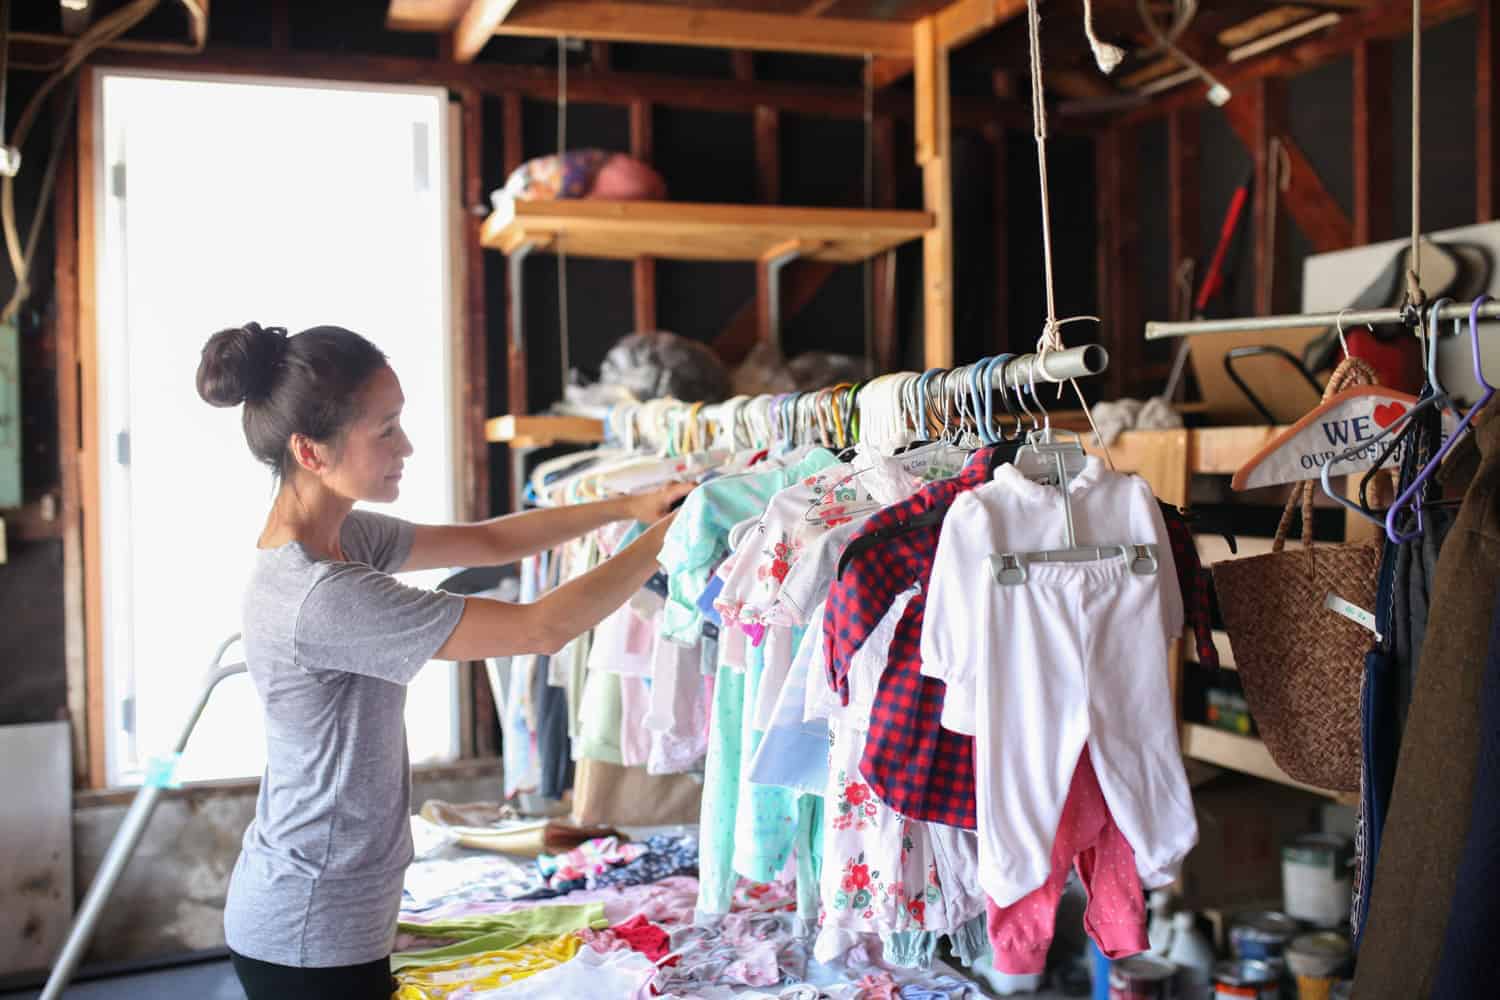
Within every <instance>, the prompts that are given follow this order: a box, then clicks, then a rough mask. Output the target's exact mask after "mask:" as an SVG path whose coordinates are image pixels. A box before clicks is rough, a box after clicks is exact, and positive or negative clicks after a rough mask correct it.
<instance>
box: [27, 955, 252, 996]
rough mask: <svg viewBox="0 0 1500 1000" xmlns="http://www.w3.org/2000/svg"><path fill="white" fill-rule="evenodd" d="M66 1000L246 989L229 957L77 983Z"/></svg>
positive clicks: (231, 993)
mask: <svg viewBox="0 0 1500 1000" xmlns="http://www.w3.org/2000/svg"><path fill="white" fill-rule="evenodd" d="M40 995H41V990H39V989H35V990H19V991H13V992H9V993H0V1000H35V998H36V997H38V996H40ZM63 996H64V997H65V998H66V1000H105V998H109V1000H164V998H168V997H183V998H187V997H193V998H194V1000H245V991H244V990H243V989H241V988H240V981H239V980H238V979H236V978H235V975H234V968H233V966H231V965H230V964H229V959H227V958H224V959H215V960H213V961H208V962H196V963H194V964H192V965H176V966H169V967H167V968H163V969H154V970H152V971H150V972H138V973H135V974H132V975H126V976H111V977H108V978H105V979H92V980H89V981H87V982H81V983H74V984H73V985H71V986H69V987H68V988H67V990H65V991H64V992H63Z"/></svg>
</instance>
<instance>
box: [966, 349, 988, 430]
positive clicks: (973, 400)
mask: <svg viewBox="0 0 1500 1000" xmlns="http://www.w3.org/2000/svg"><path fill="white" fill-rule="evenodd" d="M989 361H990V359H989V358H980V359H979V360H978V361H976V362H974V363H973V364H972V365H970V366H969V370H968V371H967V372H966V373H965V375H966V376H967V378H968V380H969V404H970V406H971V408H972V409H973V412H974V428H975V430H977V431H978V432H979V440H980V441H982V442H983V443H984V444H986V445H991V444H994V443H995V440H994V438H993V437H992V436H991V434H990V429H989V428H988V427H987V426H985V424H986V421H985V420H984V419H983V417H984V396H983V393H982V392H981V390H980V385H979V383H980V379H981V377H982V376H983V373H984V366H985V365H986V364H988V363H989Z"/></svg>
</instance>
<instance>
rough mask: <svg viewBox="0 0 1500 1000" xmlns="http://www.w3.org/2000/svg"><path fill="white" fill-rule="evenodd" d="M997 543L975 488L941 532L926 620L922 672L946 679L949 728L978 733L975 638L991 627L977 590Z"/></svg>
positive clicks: (945, 722)
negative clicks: (977, 600) (985, 559)
mask: <svg viewBox="0 0 1500 1000" xmlns="http://www.w3.org/2000/svg"><path fill="white" fill-rule="evenodd" d="M993 548H994V542H993V540H992V539H991V538H990V533H989V530H988V518H987V517H986V514H985V510H984V505H983V504H982V503H981V502H980V500H979V498H978V497H977V496H976V495H975V494H973V493H965V494H963V495H961V496H960V497H958V498H957V499H956V500H954V501H953V506H952V508H951V509H950V510H949V511H948V516H947V517H946V518H945V519H944V521H943V529H942V533H941V534H939V535H938V547H937V555H936V556H935V557H934V558H933V562H932V577H931V579H930V580H929V581H928V584H927V601H926V605H927V613H926V615H925V616H924V617H923V619H922V641H921V656H922V674H923V675H924V676H926V677H932V678H935V679H937V680H940V681H942V682H943V684H944V687H945V691H944V695H943V712H942V720H941V721H942V726H943V728H944V729H947V730H949V731H950V732H956V733H967V734H971V735H972V734H973V732H974V723H975V719H974V700H975V695H976V691H977V688H976V685H977V683H978V681H977V678H976V676H975V673H974V669H975V660H976V659H977V658H980V651H977V650H975V649H974V646H973V639H974V637H975V635H976V634H979V635H982V634H985V633H986V631H987V628H986V624H985V622H984V621H983V620H982V617H981V614H980V608H979V607H977V606H976V605H975V601H974V595H976V594H978V593H982V591H983V587H984V581H983V580H982V579H980V577H981V574H982V573H983V563H982V562H980V559H981V557H982V556H983V555H987V554H988V553H989V552H990V551H991V550H992V549H993Z"/></svg>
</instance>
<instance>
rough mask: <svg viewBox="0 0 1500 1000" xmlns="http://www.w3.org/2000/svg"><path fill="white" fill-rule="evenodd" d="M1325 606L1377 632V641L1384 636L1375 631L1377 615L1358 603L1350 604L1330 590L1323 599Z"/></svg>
mask: <svg viewBox="0 0 1500 1000" xmlns="http://www.w3.org/2000/svg"><path fill="white" fill-rule="evenodd" d="M1323 607H1325V608H1327V609H1328V610H1329V611H1332V612H1333V613H1334V614H1336V615H1343V616H1344V617H1345V618H1347V619H1349V620H1350V621H1351V622H1353V623H1354V624H1356V625H1360V626H1363V627H1364V628H1367V629H1369V630H1370V631H1371V632H1375V641H1376V642H1381V641H1382V639H1383V637H1382V636H1381V634H1380V633H1379V632H1376V631H1375V616H1374V615H1373V614H1371V613H1370V612H1368V611H1366V610H1365V609H1364V608H1362V607H1360V606H1359V605H1357V604H1350V603H1349V602H1348V601H1346V600H1344V599H1343V598H1342V597H1340V596H1339V595H1337V594H1335V593H1332V592H1330V593H1329V595H1328V596H1327V597H1325V598H1324V599H1323Z"/></svg>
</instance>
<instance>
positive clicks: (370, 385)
mask: <svg viewBox="0 0 1500 1000" xmlns="http://www.w3.org/2000/svg"><path fill="white" fill-rule="evenodd" d="M405 403H406V397H405V396H404V395H403V394H402V392H401V382H400V380H398V379H397V378H396V373H395V372H394V371H392V370H391V369H390V367H389V366H386V367H383V368H381V369H380V370H379V371H377V372H376V373H375V374H374V375H371V376H370V378H369V380H368V381H367V382H366V383H365V384H364V386H363V388H361V389H360V391H359V416H358V417H356V418H355V419H354V421H353V422H352V423H351V424H350V425H349V427H348V429H347V430H346V431H345V432H344V440H343V441H342V442H341V444H340V446H339V448H338V449H337V453H336V454H334V455H333V456H331V457H332V461H331V462H330V463H329V464H328V465H327V466H325V467H324V469H323V470H322V473H321V478H322V480H323V483H324V485H325V486H327V487H329V488H330V489H332V490H334V491H335V492H337V493H338V494H340V495H341V496H346V497H348V498H350V499H351V500H371V501H376V502H380V503H390V502H391V501H392V500H395V499H396V497H397V496H399V495H400V493H401V469H402V466H403V465H404V464H405V461H406V456H408V455H410V454H411V453H412V446H411V441H410V440H408V439H407V437H406V432H405V431H403V430H402V429H401V407H402V406H403V405H404V404H405Z"/></svg>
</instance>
